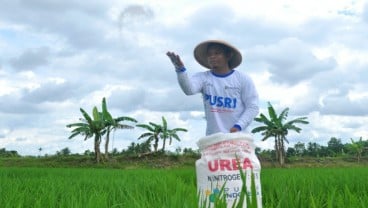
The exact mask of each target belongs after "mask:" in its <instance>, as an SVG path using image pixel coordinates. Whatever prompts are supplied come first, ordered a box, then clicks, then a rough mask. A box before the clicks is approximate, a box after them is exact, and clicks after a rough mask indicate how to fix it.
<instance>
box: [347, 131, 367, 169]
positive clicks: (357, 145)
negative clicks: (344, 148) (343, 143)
mask: <svg viewBox="0 0 368 208" xmlns="http://www.w3.org/2000/svg"><path fill="white" fill-rule="evenodd" d="M362 139H363V138H362V137H360V138H359V140H358V141H354V140H353V139H352V138H350V140H351V144H349V146H348V148H349V150H350V152H352V153H353V154H355V155H356V157H357V160H358V163H359V162H360V159H361V158H362V153H363V150H364V143H363V140H362Z"/></svg>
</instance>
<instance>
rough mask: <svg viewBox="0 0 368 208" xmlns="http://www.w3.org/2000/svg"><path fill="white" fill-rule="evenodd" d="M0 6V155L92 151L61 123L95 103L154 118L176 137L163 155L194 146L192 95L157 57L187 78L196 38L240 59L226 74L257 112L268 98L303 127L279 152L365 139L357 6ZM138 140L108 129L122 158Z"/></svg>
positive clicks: (367, 120) (199, 125) (363, 19)
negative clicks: (243, 82)
mask: <svg viewBox="0 0 368 208" xmlns="http://www.w3.org/2000/svg"><path fill="white" fill-rule="evenodd" d="M0 3H1V5H2V6H1V8H0V118H1V119H0V148H6V149H7V150H16V151H18V152H19V153H20V154H22V155H37V154H39V151H38V149H39V148H42V149H43V151H42V154H54V153H55V152H56V151H58V150H61V149H63V148H65V147H68V148H69V149H71V151H72V152H73V153H77V152H78V153H83V152H84V151H85V150H87V149H89V150H92V149H93V141H92V139H91V140H87V141H83V138H82V137H76V138H74V139H73V140H68V139H67V138H68V136H69V135H70V129H67V128H66V127H65V125H66V124H69V123H73V122H77V121H78V118H80V117H81V113H80V112H79V108H80V107H82V108H83V109H85V110H87V111H88V112H91V110H92V108H93V106H97V107H100V105H101V100H102V98H103V97H106V98H107V102H108V107H109V109H110V111H111V112H112V114H113V115H115V116H130V117H134V118H136V119H137V120H138V121H139V122H140V123H147V122H150V121H153V122H156V123H158V122H160V121H161V116H165V117H166V118H167V120H168V121H169V125H170V127H172V128H175V127H185V128H187V129H188V130H189V132H188V133H183V134H180V136H181V138H182V141H181V142H180V143H179V142H174V143H173V144H172V145H171V147H170V148H171V149H175V148H176V147H179V146H181V147H192V148H196V141H197V140H198V139H199V138H201V137H203V136H204V132H205V121H204V119H203V109H202V108H203V105H202V103H201V97H200V95H194V96H185V95H184V93H182V92H181V90H180V88H179V86H178V84H177V81H176V76H175V72H174V69H173V67H172V65H171V63H170V61H169V60H168V58H167V57H166V55H165V53H166V51H175V52H177V53H178V54H180V55H181V57H182V59H183V61H184V62H185V65H186V67H187V68H188V71H189V73H191V74H192V73H195V72H199V71H203V70H206V69H204V68H202V67H201V66H200V65H199V64H198V63H196V62H195V60H194V58H193V48H194V47H195V46H196V44H198V43H199V42H202V41H204V40H207V39H223V40H226V41H228V42H230V43H232V44H233V45H236V46H237V47H238V48H239V50H240V51H241V52H242V54H243V60H244V61H243V63H242V65H241V66H240V67H238V68H237V70H241V71H243V72H244V73H247V74H249V75H250V76H251V77H252V78H253V80H254V82H255V84H256V87H257V90H258V92H259V94H260V106H261V112H263V113H266V106H267V102H268V101H269V102H271V103H272V104H273V106H274V107H275V108H276V110H277V111H279V112H280V111H281V110H283V109H284V108H286V107H289V108H290V114H289V119H293V118H295V117H301V116H307V117H308V118H309V121H310V124H309V125H308V126H304V127H302V128H303V130H302V132H301V133H300V134H295V133H290V134H289V137H288V139H289V141H290V144H289V146H293V144H295V143H296V142H304V143H307V142H317V143H320V144H322V145H326V144H327V141H328V140H329V139H330V138H331V137H337V138H341V139H342V141H343V142H350V138H353V139H358V138H359V137H363V139H368V117H367V115H368V108H367V107H366V104H367V103H368V84H367V82H366V79H367V77H368V70H367V68H368V59H367V57H368V38H367V35H366V34H368V4H367V3H366V2H365V1H362V0H360V1H359V0H357V1H354V0H341V1H329V0H326V1H291V0H283V1H266V0H260V1H248V0H245V1H241V0H227V1H223V0H214V1H200V2H198V1H194V0H193V1H169V0H161V1H115V0H110V1H104V0H91V1H88V2H87V1H86V2H76V1H60V0H59V1H57V0H50V1H42V0H27V1H23V0H14V1H4V0H0ZM257 125H258V124H257V123H255V122H253V124H252V126H251V127H250V129H252V128H254V127H255V126H257ZM142 133H143V131H142V130H140V129H135V130H132V131H131V130H124V131H117V132H116V133H115V135H114V138H113V142H112V144H111V148H117V149H118V150H119V151H120V150H122V149H125V148H126V147H127V146H128V145H129V144H130V143H131V142H137V140H136V138H137V137H138V136H139V135H140V134H142ZM254 138H255V140H256V144H257V145H258V146H259V147H261V148H273V144H272V141H271V140H270V141H266V142H261V141H260V139H261V137H260V135H254Z"/></svg>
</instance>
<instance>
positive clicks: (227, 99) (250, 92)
mask: <svg viewBox="0 0 368 208" xmlns="http://www.w3.org/2000/svg"><path fill="white" fill-rule="evenodd" d="M177 76H178V82H179V85H180V87H181V89H182V90H183V92H184V93H185V94H186V95H193V94H196V93H202V96H203V103H204V110H205V116H206V120H207V130H206V135H210V134H214V133H218V132H223V133H229V132H230V128H232V127H233V126H235V125H236V126H238V127H240V128H241V130H242V131H245V130H246V128H247V127H248V126H249V124H250V123H251V122H252V121H253V119H254V117H256V116H257V114H258V112H259V107H258V93H257V91H256V88H255V86H254V83H253V81H252V79H251V78H250V77H249V76H247V75H245V74H243V73H241V72H239V71H237V70H232V71H231V72H230V73H229V74H227V75H223V76H222V75H221V76H220V75H216V74H214V73H212V72H211V71H205V72H199V73H196V74H194V75H193V76H192V77H190V78H189V77H188V73H187V72H186V71H184V72H178V73H177Z"/></svg>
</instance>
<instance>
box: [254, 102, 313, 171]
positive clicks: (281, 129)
mask: <svg viewBox="0 0 368 208" xmlns="http://www.w3.org/2000/svg"><path fill="white" fill-rule="evenodd" d="M288 113H289V108H285V109H284V110H283V111H282V112H281V113H280V115H277V114H276V111H275V109H274V108H273V106H272V105H271V103H270V102H268V115H269V118H267V117H266V116H265V115H264V114H262V113H261V114H260V116H259V117H257V118H255V119H254V120H255V121H257V122H259V123H263V124H264V126H259V127H256V128H254V129H253V130H252V133H258V132H262V133H261V134H262V135H263V139H262V141H265V140H267V139H268V138H270V137H273V138H274V139H275V152H276V159H277V160H278V161H279V164H280V165H281V166H283V165H284V164H285V147H284V141H285V142H287V143H289V141H288V140H287V139H286V136H287V135H288V133H289V131H290V130H293V131H296V132H297V133H299V132H300V131H301V130H302V129H301V128H299V127H297V126H296V124H308V123H309V122H308V121H307V117H300V118H296V119H293V120H291V121H287V122H284V120H286V119H287V116H288Z"/></svg>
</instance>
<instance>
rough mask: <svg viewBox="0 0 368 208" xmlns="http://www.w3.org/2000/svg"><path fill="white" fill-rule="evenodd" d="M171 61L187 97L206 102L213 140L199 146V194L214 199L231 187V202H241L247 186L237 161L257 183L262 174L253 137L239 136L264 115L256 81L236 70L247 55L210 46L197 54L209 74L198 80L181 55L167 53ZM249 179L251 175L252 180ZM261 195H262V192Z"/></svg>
mask: <svg viewBox="0 0 368 208" xmlns="http://www.w3.org/2000/svg"><path fill="white" fill-rule="evenodd" d="M167 56H169V58H170V60H171V62H172V63H173V65H174V66H175V71H176V74H177V78H178V82H179V85H180V87H181V89H182V90H183V92H184V93H185V94H186V95H193V94H197V93H201V94H202V97H203V103H204V111H205V117H206V121H207V129H206V135H207V136H208V137H205V138H203V139H201V140H200V141H199V143H198V145H199V147H200V149H201V153H202V158H201V159H200V160H199V161H198V162H197V177H198V188H199V190H200V191H204V196H206V197H209V198H211V197H212V196H215V195H216V193H217V192H218V191H219V190H220V188H221V185H222V184H224V183H225V182H226V187H225V192H226V194H227V199H228V200H232V199H234V198H237V196H238V194H239V193H240V190H241V186H242V183H241V178H240V173H239V170H238V168H237V167H238V166H237V160H236V156H237V157H238V158H239V160H240V161H239V162H240V166H241V169H242V170H253V171H254V173H255V177H256V178H257V180H258V179H259V170H260V165H259V162H258V159H257V158H256V157H255V154H254V145H253V141H252V139H251V137H249V135H247V134H244V133H239V132H245V131H246V129H247V127H248V126H249V124H250V123H251V122H252V121H253V119H254V118H255V117H256V116H257V114H258V112H259V107H258V93H257V91H256V88H255V86H254V83H253V81H252V79H251V78H250V77H249V76H248V75H246V74H244V73H242V72H241V71H238V70H235V68H236V67H238V66H239V65H240V64H241V62H242V55H241V53H240V51H239V50H238V49H237V48H236V47H234V46H232V45H231V44H229V43H227V42H225V41H221V40H209V41H204V42H202V43H200V44H198V45H197V46H196V47H195V48H194V58H195V59H196V60H197V62H198V63H199V64H200V65H202V66H203V67H205V68H208V69H209V71H204V72H199V73H196V74H194V75H193V76H189V75H188V73H187V69H186V68H185V66H184V64H183V62H182V61H181V59H180V57H179V56H178V55H177V54H175V53H173V52H167ZM234 132H238V133H234ZM249 173H250V171H247V177H248V178H250V174H249ZM258 181H259V180H258ZM208 184H210V185H212V186H208ZM259 187H260V186H259ZM258 191H259V193H260V188H259V190H258Z"/></svg>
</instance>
